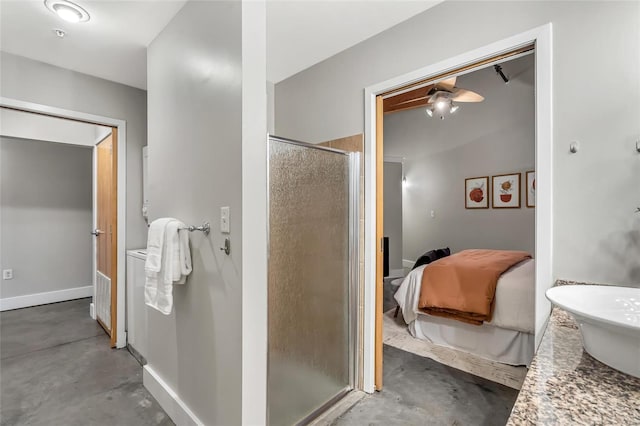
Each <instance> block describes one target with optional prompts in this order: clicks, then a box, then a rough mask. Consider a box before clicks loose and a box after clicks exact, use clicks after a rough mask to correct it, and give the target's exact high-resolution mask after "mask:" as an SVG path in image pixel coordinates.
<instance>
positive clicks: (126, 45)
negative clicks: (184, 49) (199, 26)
mask: <svg viewBox="0 0 640 426" xmlns="http://www.w3.org/2000/svg"><path fill="white" fill-rule="evenodd" d="M74 1H75V2H76V3H78V4H80V5H81V6H82V7H84V8H85V9H87V11H89V13H90V14H91V20H90V21H89V22H84V23H78V24H69V23H67V22H65V21H62V20H61V19H59V18H58V17H57V16H56V15H54V14H53V13H51V12H50V11H49V10H48V9H46V8H45V6H44V2H43V0H0V49H1V50H3V51H6V52H9V53H14V54H16V55H21V56H26V57H28V58H31V59H35V60H38V61H42V62H47V63H50V64H53V65H57V66H59V67H63V68H68V69H71V70H74V71H78V72H82V73H85V74H90V75H94V76H97V77H101V78H105V79H107V80H112V81H117V82H119V83H123V84H127V85H129V86H134V87H138V88H141V89H145V88H146V74H147V67H146V47H147V46H148V45H149V43H151V41H153V39H154V38H155V37H156V36H157V35H158V34H159V33H160V31H162V29H163V28H164V27H165V26H166V24H167V23H168V22H169V21H170V20H171V18H173V16H174V15H175V14H176V13H178V11H179V10H180V9H181V8H182V6H183V5H184V3H185V2H186V0H136V1H130V0H126V1H121V0H103V1H96V0H74ZM212 1H213V0H212ZM440 2H441V0H438V1H425V0H411V1H407V0H366V1H365V0H361V1H342V0H320V1H319V0H288V1H281V0H267V79H268V80H270V81H272V82H274V83H277V82H279V81H282V80H284V79H286V78H287V77H290V76H292V75H293V74H296V73H298V72H300V71H302V70H304V69H306V68H308V67H310V66H312V65H314V64H316V63H318V62H321V61H323V60H324V59H327V58H329V57H331V56H333V55H335V54H336V53H338V52H341V51H342V50H345V49H347V48H349V47H351V46H353V45H355V44H357V43H359V42H361V41H363V40H365V39H367V38H369V37H371V36H373V35H375V34H377V33H379V32H381V31H384V30H385V29H387V28H390V27H392V26H394V25H396V24H398V23H400V22H402V21H404V20H406V19H408V18H410V17H411V16H414V15H416V14H418V13H420V12H422V11H424V10H426V9H428V8H429V7H432V6H434V5H436V4H438V3H440ZM55 28H60V29H63V30H65V31H66V32H67V36H66V37H65V38H64V39H60V38H58V37H56V36H55V34H54V33H53V29H55Z"/></svg>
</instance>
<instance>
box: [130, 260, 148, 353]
mask: <svg viewBox="0 0 640 426" xmlns="http://www.w3.org/2000/svg"><path fill="white" fill-rule="evenodd" d="M146 260H147V250H146V249H139V250H128V251H127V343H128V344H129V345H130V346H132V347H133V349H135V350H136V351H137V352H138V353H139V354H140V355H141V356H142V357H143V358H144V359H146V358H147V309H146V306H145V304H144V279H145V274H144V263H145V261H146Z"/></svg>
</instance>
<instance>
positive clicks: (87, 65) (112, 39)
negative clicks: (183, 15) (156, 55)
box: [0, 0, 185, 89]
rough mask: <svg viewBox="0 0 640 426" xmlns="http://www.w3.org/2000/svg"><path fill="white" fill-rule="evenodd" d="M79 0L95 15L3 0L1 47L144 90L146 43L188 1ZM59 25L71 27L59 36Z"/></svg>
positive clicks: (37, 1) (38, 1)
mask: <svg viewBox="0 0 640 426" xmlns="http://www.w3.org/2000/svg"><path fill="white" fill-rule="evenodd" d="M74 2H76V3H78V4H80V5H81V6H82V7H83V8H85V9H86V10H87V11H88V12H89V13H90V14H91V20H89V21H88V22H83V23H77V24H70V23H68V22H65V21H63V20H62V19H60V18H58V16H57V15H54V14H53V13H52V12H50V11H49V10H48V9H47V8H46V7H45V6H44V1H43V0H2V1H0V49H1V50H3V51H5V52H9V53H14V54H16V55H21V56H26V57H27V58H31V59H35V60H38V61H42V62H47V63H49V64H53V65H57V66H59V67H63V68H68V69H72V70H74V71H79V72H82V73H85V74H90V75H94V76H96V77H102V78H105V79H107V80H112V81H117V82H118V83H123V84H127V85H129V86H134V87H139V88H141V89H145V88H146V86H147V46H148V45H149V43H151V41H152V40H153V39H154V38H155V37H156V36H157V35H158V34H159V33H160V31H162V29H163V28H164V27H165V26H166V25H167V23H168V22H169V21H170V20H171V18H173V16H174V15H175V14H176V13H177V12H178V11H179V10H180V8H182V6H183V5H184V3H185V0H180V1H173V0H169V1H150V0H149V1H118V0H109V1H88V0H77V1H76V0H74ZM54 28H60V29H62V30H64V31H66V33H67V35H66V37H65V38H64V39H61V38H58V37H57V36H56V35H55V34H54V33H53V29H54Z"/></svg>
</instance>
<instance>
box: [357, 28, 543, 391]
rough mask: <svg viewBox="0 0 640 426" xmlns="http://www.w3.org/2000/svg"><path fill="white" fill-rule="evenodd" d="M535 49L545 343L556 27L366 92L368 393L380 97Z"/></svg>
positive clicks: (371, 387) (539, 320)
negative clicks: (485, 61) (511, 53)
mask: <svg viewBox="0 0 640 426" xmlns="http://www.w3.org/2000/svg"><path fill="white" fill-rule="evenodd" d="M532 43H534V44H535V54H536V60H535V75H536V77H535V82H536V86H535V87H536V93H535V102H536V106H535V112H536V125H535V131H536V176H537V177H542V179H540V180H539V181H538V182H537V185H538V189H539V192H538V197H537V199H536V204H537V205H536V212H535V221H536V231H535V237H536V252H535V258H536V294H535V342H536V349H537V347H538V345H539V344H540V340H541V339H542V334H543V332H544V330H545V328H546V325H547V321H548V319H549V314H550V310H551V305H550V303H549V302H548V301H547V300H546V298H545V296H544V293H545V291H546V289H547V288H550V287H551V286H552V284H553V269H552V267H553V253H552V249H553V192H552V191H553V184H552V182H553V100H552V95H553V90H552V87H553V86H552V80H553V56H552V24H551V23H548V24H546V25H542V26H539V27H536V28H533V29H531V30H529V31H525V32H523V33H520V34H516V35H514V36H511V37H508V38H505V39H503V40H500V41H497V42H494V43H491V44H488V45H486V46H483V47H480V48H477V49H474V50H471V51H468V52H466V53H462V54H460V55H457V56H454V57H452V58H449V59H446V60H443V61H440V62H437V63H435V64H432V65H428V66H426V67H423V68H420V69H417V70H415V71H412V72H409V73H406V74H403V75H400V76H397V77H394V78H391V79H389V80H386V81H383V82H380V83H377V84H374V85H371V86H368V87H366V88H365V93H364V106H365V126H364V129H365V142H364V153H365V231H364V232H365V281H364V282H365V289H364V358H363V375H364V386H363V387H364V389H363V390H364V391H365V392H369V393H372V392H374V391H375V366H376V360H375V352H376V309H375V308H376V254H377V250H378V245H379V243H378V242H377V241H376V176H377V170H376V161H377V155H376V123H377V120H376V97H377V96H378V95H381V94H383V93H386V92H389V91H392V90H395V89H398V88H401V87H404V86H406V85H408V84H411V83H414V82H418V81H421V80H426V79H428V78H430V77H433V76H436V75H439V74H442V73H444V72H447V71H452V70H455V69H458V68H461V67H463V66H465V65H469V64H473V63H475V62H478V61H480V60H482V59H486V58H490V57H494V56H497V55H499V54H501V53H505V52H508V51H512V50H515V49H517V48H519V47H522V46H525V45H527V44H532Z"/></svg>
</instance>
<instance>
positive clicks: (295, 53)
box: [267, 0, 442, 83]
mask: <svg viewBox="0 0 640 426" xmlns="http://www.w3.org/2000/svg"><path fill="white" fill-rule="evenodd" d="M441 1H442V0H439V1H424V0H412V1H407V0H368V1H363V0H361V1H335V0H334V1H331V0H324V1H318V0H297V1H280V0H268V2H267V79H268V80H269V81H272V82H274V83H278V82H280V81H282V80H284V79H286V78H288V77H290V76H292V75H294V74H296V73H298V72H300V71H302V70H304V69H306V68H309V67H310V66H312V65H314V64H317V63H318V62H321V61H323V60H325V59H327V58H329V57H331V56H333V55H335V54H336V53H338V52H341V51H343V50H345V49H347V48H349V47H351V46H354V45H356V44H358V43H360V42H361V41H363V40H366V39H368V38H369V37H372V36H374V35H376V34H378V33H380V32H382V31H384V30H386V29H388V28H391V27H392V26H394V25H396V24H399V23H400V22H402V21H405V20H407V19H409V18H410V17H412V16H414V15H417V14H418V13H420V12H422V11H424V10H426V9H428V8H430V7H433V6H435V5H436V4H438V3H441Z"/></svg>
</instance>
